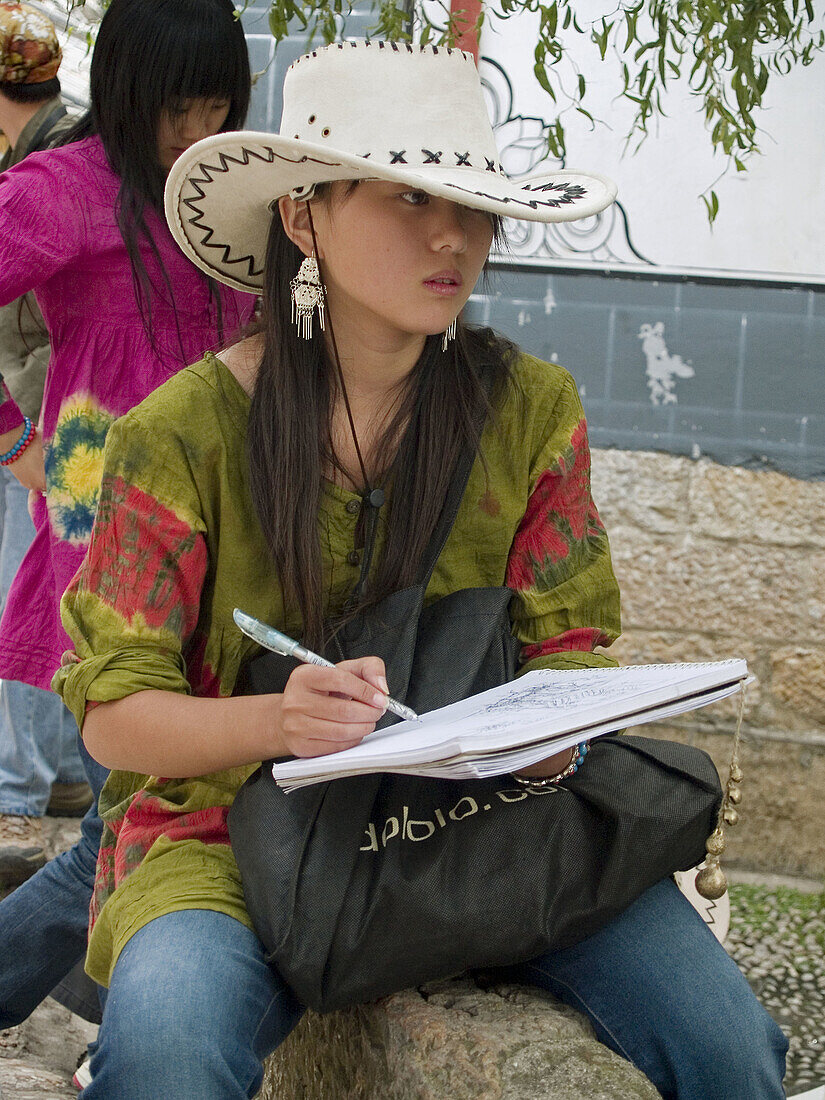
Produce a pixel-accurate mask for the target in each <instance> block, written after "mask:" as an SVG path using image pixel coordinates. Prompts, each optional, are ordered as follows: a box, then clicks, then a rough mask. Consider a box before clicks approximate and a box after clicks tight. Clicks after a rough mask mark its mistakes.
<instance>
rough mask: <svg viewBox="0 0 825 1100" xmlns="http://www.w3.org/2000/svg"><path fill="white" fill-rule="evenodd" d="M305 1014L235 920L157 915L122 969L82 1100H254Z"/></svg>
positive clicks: (199, 912)
mask: <svg viewBox="0 0 825 1100" xmlns="http://www.w3.org/2000/svg"><path fill="white" fill-rule="evenodd" d="M302 1013H303V1009H302V1007H301V1006H300V1005H299V1004H298V1002H297V1001H296V1000H295V998H294V996H293V994H292V993H291V992H290V991H289V989H288V988H287V987H286V985H285V984H284V983H283V982H282V981H281V980H280V978H278V976H277V975H276V974H275V973H274V972H273V971H272V970H271V969H270V968H269V967H268V966H267V964H266V962H265V960H264V951H263V947H262V945H261V942H260V940H259V939H258V937H257V936H256V935H255V934H254V932H252V931H250V930H249V929H248V928H246V927H245V926H244V925H242V924H241V923H240V922H238V921H236V920H235V919H234V918H233V917H229V916H227V915H226V914H225V913H216V912H212V911H211V910H205V909H188V910H183V911H181V912H176V913H169V914H167V915H165V916H162V917H157V918H156V919H155V920H153V921H151V922H150V923H149V924H147V925H145V926H144V927H143V928H141V929H140V931H138V932H137V933H135V935H134V936H133V937H132V938H131V939H130V940H129V942H128V943H127V945H126V947H125V948H124V949H123V951H122V952H121V954H120V958H119V959H118V961H117V963H116V964H115V968H114V971H113V974H112V981H111V985H110V988H109V995H108V997H107V1000H106V1010H105V1012H104V1014H103V1023H102V1025H101V1028H100V1033H99V1035H98V1046H97V1050H96V1051H95V1053H94V1054H93V1056H92V1061H91V1071H92V1083H91V1084H90V1085H88V1086H87V1087H86V1088H85V1089H84V1090H83V1092H82V1094H81V1096H82V1098H83V1100H146V1097H161V1096H169V1097H172V1096H175V1097H184V1096H192V1097H195V1096H197V1097H209V1098H210V1100H243V1098H245V1097H251V1096H255V1095H256V1093H257V1091H258V1089H259V1088H260V1086H261V1081H262V1079H263V1060H264V1058H266V1056H267V1055H268V1054H270V1053H271V1052H272V1051H273V1050H274V1049H275V1048H276V1047H277V1046H278V1045H279V1043H281V1042H282V1041H283V1040H284V1039H285V1038H286V1036H287V1035H288V1034H289V1032H290V1031H291V1030H292V1028H293V1027H294V1026H295V1024H297V1022H298V1020H299V1019H300V1018H301V1015H302Z"/></svg>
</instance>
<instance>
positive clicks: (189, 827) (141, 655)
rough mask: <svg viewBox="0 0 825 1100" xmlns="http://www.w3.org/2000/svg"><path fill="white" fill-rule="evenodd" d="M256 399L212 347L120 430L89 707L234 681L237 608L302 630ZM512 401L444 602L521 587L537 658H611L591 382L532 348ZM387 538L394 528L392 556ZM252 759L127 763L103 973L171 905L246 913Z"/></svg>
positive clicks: (344, 519) (453, 558)
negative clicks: (179, 771)
mask: <svg viewBox="0 0 825 1100" xmlns="http://www.w3.org/2000/svg"><path fill="white" fill-rule="evenodd" d="M248 411H249V398H248V397H247V395H246V394H245V393H244V391H243V390H242V389H241V387H240V386H239V384H238V382H237V381H236V379H235V378H234V376H233V375H232V374H231V373H230V372H229V370H228V369H227V368H226V367H225V366H224V365H223V364H222V363H221V362H220V361H219V360H217V359H216V358H214V357H212V356H208V357H207V358H206V359H204V360H202V361H201V362H200V363H197V364H195V366H193V367H189V368H187V369H186V370H183V371H181V372H180V373H179V374H178V375H176V376H175V377H174V378H172V379H171V380H170V381H169V382H167V383H166V384H165V385H163V386H162V387H161V388H160V389H158V390H157V391H156V392H155V393H153V394H152V395H151V396H150V397H148V398H147V399H146V400H145V401H144V402H143V403H142V404H141V405H139V406H137V408H135V409H133V410H132V411H131V412H129V413H128V414H127V415H126V416H124V417H123V418H122V419H120V420H118V421H117V422H116V423H115V425H114V426H113V427H112V428H111V430H110V432H109V437H108V440H107V442H106V452H105V461H104V475H103V483H102V489H101V494H100V505H99V508H98V513H97V519H96V521H95V527H94V532H93V535H92V540H91V543H90V546H89V550H88V554H87V556H86V559H85V561H84V563H83V565H82V567H81V568H80V570H79V572H78V574H77V576H76V577H75V579H74V581H73V582H72V584H71V586H70V588H69V589H68V591H67V592H66V595H65V596H64V598H63V604H62V613H63V623H64V626H65V628H66V630H67V631H68V632H69V635H70V636H71V638H72V640H73V642H74V645H75V648H76V651H75V653H69V654H67V655H66V657H65V658H64V664H63V666H62V667H61V669H60V670H59V671H58V673H57V674H56V676H55V680H54V685H53V686H54V687H55V689H56V690H58V691H60V692H61V694H62V695H63V697H64V699H65V701H66V703H67V704H68V706H69V707H70V708H71V709H72V711H73V713H74V715H75V717H76V718H77V720H78V723H79V724H81V723H82V722H83V718H84V715H85V713H86V710H87V708H88V707H89V706H93V705H94V704H96V703H98V702H104V701H109V700H113V699H120V698H122V697H123V696H125V695H130V694H132V693H133V692H136V691H142V690H145V689H149V688H159V689H162V690H164V691H176V692H184V693H192V694H194V695H199V696H212V697H216V696H228V695H231V694H232V690H233V687H234V685H235V681H236V678H237V674H238V669H239V667H240V665H241V664H242V663H243V662H244V661H246V660H247V659H248V658H250V657H252V656H254V655H255V654H256V653H257V652H259V647H258V646H256V645H255V644H254V643H253V642H251V641H249V640H248V639H247V638H245V637H244V636H243V635H241V633H240V632H239V631H238V629H237V628H236V627H235V625H234V623H233V621H232V609H233V608H234V607H242V608H244V609H246V610H248V611H250V612H252V613H253V614H255V615H257V616H258V617H259V618H261V619H263V620H264V621H266V622H269V623H272V624H273V625H276V626H278V627H280V628H281V629H283V630H285V631H286V632H287V633H288V634H291V635H293V636H298V637H299V636H300V634H301V624H300V622H298V621H296V619H295V618H294V617H292V616H285V615H284V608H283V601H282V597H281V591H280V588H279V585H278V582H277V579H276V577H275V576H274V575H273V570H272V566H271V565H270V559H269V555H268V553H267V549H266V545H265V541H264V537H263V534H262V531H261V529H260V526H259V524H258V521H257V518H256V515H255V511H254V509H253V506H252V501H251V498H250V493H249V486H248V482H247V476H246V472H245V471H246V458H245V455H246V450H245V445H246V421H247V415H248ZM497 412H498V415H497V418H496V420H497V423H496V424H495V425H493V424H492V423H488V425H487V427H486V429H485V431H484V435H483V438H482V449H483V453H484V456H485V459H486V464H487V474H486V476H485V471H484V468H483V466H482V463H481V462H480V461H479V460H477V461H476V463H475V466H474V468H473V470H472V473H471V475H470V480H469V483H468V486H467V490H466V492H465V495H464V499H463V501H462V504H461V507H460V509H459V512H458V516H457V518H456V522H455V526H454V529H453V531H452V533H451V535H450V537H449V539H448V541H447V544H446V546H445V548H444V551H443V552H442V555H441V557H440V559H439V561H438V563H437V565H436V568H435V570H434V572H433V575H432V579H431V581H430V584H429V587H428V589H427V600H428V601H432V600H436V599H439V598H440V597H442V596H445V595H447V594H448V593H450V592H453V591H455V590H457V589H459V588H468V587H475V586H485V585H501V584H508V585H509V586H510V587H511V588H512V589H513V591H514V596H513V601H512V608H511V614H512V622H513V631H514V633H515V635H516V636H517V637H518V638H519V639H520V641H521V642H522V644H523V649H522V660H523V661H524V662H525V663H526V664H529V667H530V668H537V667H550V668H569V667H587V666H593V665H605V664H612V663H613V662H612V661H610V659H609V658H607V657H605V656H603V655H601V654H596V653H594V652H593V650H594V648H595V647H596V646H606V645H609V644H610V643H611V642H612V641H613V640H614V639H615V638H616V637H617V636H618V633H619V594H618V588H617V585H616V580H615V577H614V575H613V570H612V567H611V562H610V551H609V547H608V542H607V536H606V534H605V531H604V528H603V526H602V524H601V521H600V520H599V516H598V513H597V512H596V509H595V506H594V505H593V501H592V499H591V496H590V456H589V450H588V445H587V431H586V427H585V422H584V418H583V414H582V409H581V405H580V402H579V399H578V394H577V392H576V387H575V384H574V383H573V380H572V379H571V378H570V376H569V375H568V374H567V372H566V371H564V370H562V368H560V367H558V366H556V365H555V364H547V363H541V362H539V361H537V360H535V359H532V358H530V357H528V356H526V355H521V356H520V357H519V358H518V359H517V361H516V363H515V364H514V367H513V372H512V379H511V381H510V383H509V384H508V385H507V387H506V388H505V390H504V392H503V394H502V397H501V398H500V400H499V402H498V410H497ZM359 500H360V498H359V497H358V496H357V495H356V494H354V493H351V492H347V491H346V490H344V489H341V488H338V487H335V486H333V485H331V484H327V485H326V486H325V489H324V492H323V494H322V501H321V506H320V511H319V517H318V523H319V534H320V539H321V546H322V551H323V559H324V561H323V576H322V577H319V579H318V583H319V584H321V585H322V586H323V590H324V592H325V594H326V598H327V603H328V608H329V611H330V612H334V611H335V610H337V609H340V608H341V607H342V605H343V603H344V600H345V599H346V596H347V595H348V593H349V592H350V590H351V589H352V587H353V585H354V584H355V581H356V580H357V575H358V569H359V567H358V565H357V564H356V563H354V561H353V556H352V551H353V549H354V538H355V528H356V523H357V518H358V516H357V512H358V508H357V503H358V502H359ZM353 502H355V503H353ZM348 505H349V508H348V507H347V506H348ZM390 506H391V502H390ZM387 511H388V508H387V507H385V508H383V509H382V512H381V517H382V518H381V519H380V520H379V524H381V523H382V522H383V516H384V514H385V513H386V512H387ZM382 535H383V527H381V526H379V533H378V543H377V551H376V557H377V556H378V555H379V554H380V550H381V544H382ZM169 736H170V737H174V736H175V731H174V730H173V729H170V730H169ZM254 768H255V765H254V764H250V765H249V766H248V767H244V768H234V769H232V770H230V771H225V772H220V773H217V774H213V775H208V776H200V777H198V778H192V779H161V778H157V777H149V776H145V775H136V774H133V773H131V772H118V771H116V772H113V773H112V774H111V776H110V777H109V780H108V781H107V783H106V786H105V787H104V789H103V793H102V795H101V799H100V812H101V815H102V817H103V818H104V821H105V828H104V834H103V840H102V844H101V848H100V857H99V862H98V872H97V881H96V885H95V893H94V898H93V901H92V924H93V927H92V933H91V939H90V946H89V957H88V963H87V968H88V970H89V973H90V974H91V975H92V977H94V978H95V979H96V980H97V981H99V982H101V983H102V984H108V981H109V976H110V973H111V968H112V966H113V965H114V963H115V962H116V960H117V957H118V954H119V953H120V951H121V950H122V948H123V946H124V945H125V944H126V943H127V942H128V940H129V938H130V937H131V936H132V935H133V934H134V933H135V932H136V931H138V929H139V928H141V927H142V926H143V925H144V924H146V923H148V922H149V921H150V920H152V919H153V918H154V917H158V916H161V915H162V914H164V913H169V912H173V911H175V910H180V909H189V908H196V909H215V910H218V911H220V912H223V913H228V914H230V915H231V916H233V917H235V918H237V919H238V920H240V921H243V922H244V923H246V924H248V923H249V918H248V916H247V913H246V909H245V907H244V902H243V895H242V891H241V884H240V880H239V875H238V869H237V866H236V864H235V861H234V859H233V857H232V852H231V849H230V847H229V837H228V832H227V825H226V819H227V814H228V812H229V807H230V805H231V803H232V800H233V798H234V796H235V793H236V791H237V790H238V788H239V786H240V785H241V783H242V782H243V781H244V779H245V778H246V777H247V776H248V775H249V774H250V773H251V772H252V771H253V770H254Z"/></svg>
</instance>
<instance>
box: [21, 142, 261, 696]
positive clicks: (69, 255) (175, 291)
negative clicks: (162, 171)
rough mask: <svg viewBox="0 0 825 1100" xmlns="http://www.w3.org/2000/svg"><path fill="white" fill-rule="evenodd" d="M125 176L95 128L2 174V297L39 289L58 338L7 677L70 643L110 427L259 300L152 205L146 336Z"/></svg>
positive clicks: (34, 676)
mask: <svg viewBox="0 0 825 1100" xmlns="http://www.w3.org/2000/svg"><path fill="white" fill-rule="evenodd" d="M119 185H120V179H119V177H118V176H117V175H116V174H115V173H114V172H113V171H112V169H111V167H110V166H109V164H108V161H107V159H106V154H105V152H104V150H103V146H102V144H101V142H100V139H99V138H96V137H92V138H87V139H85V140H84V141H80V142H77V143H75V144H74V145H69V146H66V147H65V148H62V149H55V150H49V151H48V152H45V153H35V154H32V155H31V156H29V157H27V158H26V160H25V161H23V162H22V163H21V164H19V165H17V166H16V167H14V168H12V169H9V171H7V172H5V173H3V175H2V177H0V304H3V303H6V302H10V301H12V300H13V299H15V298H17V297H19V296H20V295H21V294H23V293H24V292H25V291H28V290H34V291H35V295H36V297H37V301H38V303H39V305H40V308H41V310H42V312H43V317H44V318H45V321H46V325H47V326H48V330H49V338H50V341H51V346H52V357H51V362H50V365H49V371H48V375H47V378H46V388H45V393H44V398H43V410H42V414H41V421H42V425H41V426H42V432H43V442H44V446H45V451H46V484H47V495H46V498H45V500H40V501H38V504H37V508H36V511H35V526H36V528H37V534H36V535H35V538H34V541H33V542H32V545H31V547H30V549H29V551H28V553H27V554H26V557H25V558H24V560H23V563H22V565H21V567H20V570H19V571H18V573H17V576H16V577H15V580H14V583H13V584H12V587H11V590H10V592H9V595H8V599H7V601H6V606H5V609H4V612H3V618H2V622H0V678H3V679H8V680H22V681H24V682H26V683H30V684H35V685H36V686H38V687H43V688H48V687H49V684H50V681H51V678H52V675H53V674H54V671H55V669H56V668H57V666H58V665H59V664H60V657H61V654H62V653H63V651H64V650H65V649H67V648H68V647H69V646H70V642H69V639H68V637H67V636H66V634H65V632H64V630H63V627H62V626H61V623H60V614H59V602H60V596H61V595H62V593H63V591H64V590H65V588H66V586H67V585H68V583H69V581H70V580H71V579H72V577H73V576H74V574H75V572H76V570H77V568H78V566H79V565H80V563H81V561H82V560H83V555H84V554H85V551H86V547H87V546H88V542H89V536H90V534H91V529H92V522H93V520H94V515H95V509H96V507H97V499H98V492H99V485H100V476H101V471H102V458H103V442H104V439H105V437H106V433H107V431H108V429H109V426H110V425H111V424H112V422H113V421H114V420H115V419H116V418H117V417H119V416H121V415H122V414H123V413H125V412H127V411H128V410H129V409H131V408H133V407H134V406H135V405H137V404H138V403H139V402H141V401H142V400H143V399H144V398H145V397H146V396H147V395H148V394H149V393H151V392H152V391H153V390H154V389H156V388H157V387H158V386H159V385H160V384H161V383H162V382H165V381H166V380H167V379H168V378H169V377H170V376H171V375H173V374H175V373H176V372H177V371H179V370H180V369H181V368H182V367H184V366H186V364H187V363H190V362H194V361H196V360H198V359H199V358H200V357H201V356H202V355H203V353H204V351H205V350H207V349H209V350H215V349H217V348H218V347H219V346H221V344H229V343H231V342H232V340H233V339H234V338H235V336H236V335H237V332H238V330H239V328H241V327H242V326H243V325H244V324H245V323H246V322H247V321H248V320H249V318H250V316H251V313H252V309H253V306H254V298H253V297H252V296H251V295H248V294H240V293H237V292H235V291H232V290H228V289H227V288H226V287H223V288H220V291H219V290H218V288H217V286H216V285H213V286H212V287H210V285H209V284H208V283H207V280H206V279H205V277H204V276H202V275H201V274H200V273H199V272H198V271H197V269H196V268H195V267H194V266H193V265H192V264H191V263H190V262H189V261H188V260H187V259H185V257H184V256H183V254H182V253H181V252H180V250H179V249H178V248H177V246H176V245H175V243H174V241H173V239H172V236H171V234H170V232H169V230H168V228H167V226H166V223H165V222H164V220H163V219H162V218H161V217H160V215H158V214H157V213H156V212H155V211H154V210H153V209H149V208H147V210H146V212H145V218H146V222H147V225H148V227H149V229H150V231H151V233H152V236H153V239H154V241H155V244H156V245H157V250H158V254H159V256H160V259H161V261H162V264H163V268H165V271H166V274H167V276H168V282H167V280H166V279H164V276H163V271H162V270H161V267H160V265H159V264H158V260H157V257H156V256H154V255H153V253H152V250H151V248H150V247H149V245H148V244H147V243H146V241H145V240H141V243H140V253H141V257H142V259H143V262H144V264H145V267H146V270H147V272H148V275H149V278H150V281H151V293H150V303H149V304H150V308H149V309H148V310H144V312H145V313H146V316H147V318H148V319H150V322H151V333H152V338H151V340H150V338H149V336H148V335H147V331H146V325H145V323H144V318H143V317H142V316H141V312H140V309H139V308H138V305H137V301H136V296H135V289H134V286H133V280H132V270H131V267H130V265H129V260H128V256H127V252H126V248H125V245H124V243H123V239H122V237H121V235H120V231H119V229H118V226H117V221H116V215H115V207H116V200H117V193H118V188H119ZM169 287H171V290H172V294H171V295H170V291H169ZM218 293H220V298H221V303H222V329H223V335H221V326H220V325H219V320H218V305H217V300H218V299H217V296H218ZM2 397H3V398H5V400H2V403H0V432H5V431H9V430H11V428H13V427H15V426H16V425H17V424H21V423H22V415H21V413H20V410H19V409H18V408H17V406H16V405H15V403H14V401H13V400H12V399H11V398H10V397H9V396H8V392H7V391H5V387H4V393H3V394H2ZM0 400H1V399H0Z"/></svg>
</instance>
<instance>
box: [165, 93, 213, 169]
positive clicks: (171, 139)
mask: <svg viewBox="0 0 825 1100" xmlns="http://www.w3.org/2000/svg"><path fill="white" fill-rule="evenodd" d="M229 107H230V103H229V100H228V99H222V98H213V99H184V100H183V101H182V103H181V104H180V106H178V107H175V108H171V107H166V108H164V109H163V110H162V111H161V113H160V122H159V123H158V160H159V161H160V163H161V166H162V167H163V168H164V169H165V170H166V171H167V172H168V171H169V169H170V168H171V167H172V165H173V164H174V163H175V161H176V160H177V159H178V157H179V156H180V155H181V153H183V152H184V151H185V150H186V149H188V148H189V146H190V145H194V144H195V142H196V141H200V140H201V138H205V137H211V136H212V135H213V134H217V133H219V132H220V128H221V126H223V124H224V122H226V116H227V115H228V114H229Z"/></svg>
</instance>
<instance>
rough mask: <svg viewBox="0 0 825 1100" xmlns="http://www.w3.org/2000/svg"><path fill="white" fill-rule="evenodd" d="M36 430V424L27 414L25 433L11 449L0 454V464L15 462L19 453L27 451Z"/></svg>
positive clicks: (24, 425) (5, 464)
mask: <svg viewBox="0 0 825 1100" xmlns="http://www.w3.org/2000/svg"><path fill="white" fill-rule="evenodd" d="M35 431H36V429H35V426H34V424H33V423H32V422H31V420H30V419H29V418H28V417H27V416H24V417H23V434H22V435H21V436H20V438H19V439H18V440H17V442H16V443H15V445H14V446H13V447H12V449H11V450H10V451H6V453H5V454H4V455H0V466H8V465H9V463H10V462H14V460H15V459H16V458H17V457H18V455H20V454H21V453H22V452H23V451H25V449H26V448H27V447H28V445H29V444H30V443H31V441H32V438H33V437H34V433H35Z"/></svg>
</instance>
